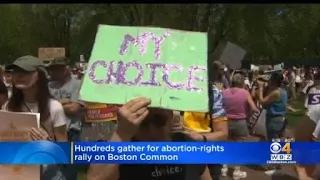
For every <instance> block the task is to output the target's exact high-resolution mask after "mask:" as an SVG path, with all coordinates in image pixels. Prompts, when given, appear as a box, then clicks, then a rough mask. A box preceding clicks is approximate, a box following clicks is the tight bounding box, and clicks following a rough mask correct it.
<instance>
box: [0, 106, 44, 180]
mask: <svg viewBox="0 0 320 180" xmlns="http://www.w3.org/2000/svg"><path fill="white" fill-rule="evenodd" d="M39 116H40V115H39V114H35V113H14V112H7V111H0V119H1V126H0V141H18V142H19V141H31V139H30V128H32V127H36V128H38V127H39V125H40V124H39V123H40V121H39V119H40V118H39ZM0 174H1V176H0V180H8V179H10V180H40V166H37V165H34V166H33V165H27V166H22V165H1V166H0Z"/></svg>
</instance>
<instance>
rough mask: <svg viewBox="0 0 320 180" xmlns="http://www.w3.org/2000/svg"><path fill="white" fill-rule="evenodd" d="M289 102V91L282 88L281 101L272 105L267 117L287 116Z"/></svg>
mask: <svg viewBox="0 0 320 180" xmlns="http://www.w3.org/2000/svg"><path fill="white" fill-rule="evenodd" d="M287 102H288V94H287V91H286V90H284V89H283V88H280V99H279V100H278V101H276V102H273V103H271V104H270V105H269V106H268V108H267V109H266V110H267V115H285V113H286V108H287Z"/></svg>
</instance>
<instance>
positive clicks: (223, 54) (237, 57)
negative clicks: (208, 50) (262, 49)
mask: <svg viewBox="0 0 320 180" xmlns="http://www.w3.org/2000/svg"><path fill="white" fill-rule="evenodd" d="M246 53H247V52H246V51H245V50H244V49H242V48H241V47H240V46H237V45H236V44H233V43H231V42H220V43H219V45H218V47H217V48H216V49H215V52H214V54H215V55H214V56H215V59H216V60H220V61H221V62H223V63H224V64H226V65H227V66H228V67H230V68H231V69H233V70H236V69H240V68H241V64H242V62H241V61H242V59H243V58H244V56H245V55H246Z"/></svg>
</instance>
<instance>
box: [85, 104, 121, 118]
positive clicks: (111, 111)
mask: <svg viewBox="0 0 320 180" xmlns="http://www.w3.org/2000/svg"><path fill="white" fill-rule="evenodd" d="M117 110H118V108H117V106H116V105H107V104H100V103H86V116H85V117H86V122H107V121H113V120H117Z"/></svg>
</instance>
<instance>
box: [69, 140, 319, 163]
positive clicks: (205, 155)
mask: <svg viewBox="0 0 320 180" xmlns="http://www.w3.org/2000/svg"><path fill="white" fill-rule="evenodd" d="M73 151H74V152H73V162H74V163H75V164H88V163H111V164H113V163H115V164H266V163H267V164H295V163H301V164H316V163H320V157H319V156H318V155H319V153H320V143H290V142H287V143H278V142H273V143H267V142H265V143H264V142H246V143H231V142H225V143H212V142H203V143H201V142H179V143H178V142H162V143H151V142H148V143H146V142H141V143H139V142H136V143H116V142H99V143H92V142H79V143H74V146H73Z"/></svg>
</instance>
